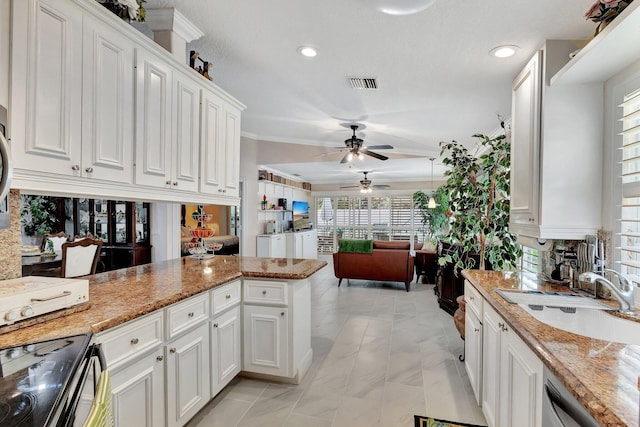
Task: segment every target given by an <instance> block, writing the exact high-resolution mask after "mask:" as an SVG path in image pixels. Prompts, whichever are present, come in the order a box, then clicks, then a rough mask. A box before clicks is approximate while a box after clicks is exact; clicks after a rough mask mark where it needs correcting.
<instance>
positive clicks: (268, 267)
mask: <svg viewBox="0 0 640 427" xmlns="http://www.w3.org/2000/svg"><path fill="white" fill-rule="evenodd" d="M326 264H327V263H326V262H325V261H318V260H312V259H287V258H253V257H237V256H216V257H214V258H212V259H206V260H198V259H192V258H190V257H184V258H179V259H174V260H168V261H163V262H157V263H151V264H145V265H141V266H137V267H130V268H125V269H120V270H114V271H109V272H105V273H100V274H96V275H93V276H89V277H88V278H89V303H88V304H89V305H90V307H89V308H88V309H87V310H83V311H80V312H78V313H74V314H70V315H67V316H64V317H60V318H57V319H54V320H50V321H47V322H44V323H41V324H37V325H33V326H29V327H26V328H22V329H18V330H16V331H12V332H7V333H4V334H0V348H4V347H13V346H17V345H22V344H25V343H29V342H33V341H34V340H38V341H44V340H50V339H57V338H61V337H65V336H70V335H77V334H84V333H87V332H93V333H94V334H97V333H99V332H102V331H105V330H107V329H110V328H113V327H116V326H118V325H120V324H122V323H125V322H127V321H130V320H133V319H136V318H138V317H140V316H143V315H145V314H148V313H151V312H153V311H156V310H159V309H162V308H164V307H166V306H169V305H171V304H174V303H176V302H179V301H181V300H184V299H187V298H189V297H191V296H194V295H197V294H200V293H202V292H206V291H208V290H210V289H213V288H215V287H217V286H221V285H224V284H226V283H229V282H232V281H234V280H237V279H240V278H242V277H252V278H265V279H282V280H301V279H306V278H308V277H310V276H311V275H313V274H314V273H315V272H317V271H318V270H320V269H321V268H322V267H324V266H325V265H326Z"/></svg>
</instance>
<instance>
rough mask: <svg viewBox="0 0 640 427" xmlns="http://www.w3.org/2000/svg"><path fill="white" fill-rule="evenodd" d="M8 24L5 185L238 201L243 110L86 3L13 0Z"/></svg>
mask: <svg viewBox="0 0 640 427" xmlns="http://www.w3.org/2000/svg"><path fill="white" fill-rule="evenodd" d="M11 20H12V25H11V46H10V55H11V70H10V71H11V81H10V85H9V88H10V93H11V99H10V105H9V106H10V109H9V111H10V112H11V116H10V121H11V123H10V126H9V140H10V144H11V149H12V156H13V158H14V165H15V170H14V180H13V184H14V186H15V187H16V188H20V189H23V190H27V191H29V190H30V191H38V192H49V191H51V190H52V188H54V187H55V189H56V191H58V192H65V193H75V194H85V195H89V194H90V195H92V196H94V197H98V196H100V197H107V198H113V199H116V198H127V199H131V198H145V199H148V200H158V201H171V202H189V203H202V204H230V205H232V204H237V203H238V202H239V199H238V195H239V188H238V182H239V167H240V113H241V111H242V110H243V109H244V108H245V107H244V105H242V104H241V103H239V102H238V101H237V100H235V99H234V98H233V97H232V96H230V95H229V94H228V93H226V92H225V91H223V90H222V89H220V88H218V87H217V86H216V85H215V84H213V83H212V82H210V81H208V80H207V79H205V78H203V77H202V76H201V75H199V74H198V73H196V72H195V71H194V70H192V69H190V68H189V67H188V66H187V65H186V64H184V63H180V62H179V61H177V60H176V58H174V57H173V56H172V55H171V54H170V53H169V52H167V51H165V50H164V49H163V48H161V47H160V46H158V45H157V44H156V43H155V42H153V41H152V40H150V39H149V38H148V37H146V36H145V35H144V34H142V33H141V32H140V31H138V30H137V29H135V28H134V27H132V26H130V25H127V24H126V23H125V22H124V21H122V20H121V19H119V18H118V17H117V16H115V15H114V14H112V13H110V12H109V11H107V10H106V9H105V8H104V7H102V6H101V5H100V4H99V3H98V2H95V1H77V0H21V1H14V2H12V8H11ZM203 92H204V93H206V94H207V95H206V96H205V95H203ZM201 102H202V103H203V106H202V109H201ZM201 120H206V121H205V122H204V123H201ZM201 138H202V140H201ZM123 184H124V185H123Z"/></svg>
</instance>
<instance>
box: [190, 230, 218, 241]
mask: <svg viewBox="0 0 640 427" xmlns="http://www.w3.org/2000/svg"><path fill="white" fill-rule="evenodd" d="M191 235H192V236H193V237H198V238H205V239H206V238H207V237H211V236H213V230H212V229H210V228H204V227H197V228H196V229H195V230H191Z"/></svg>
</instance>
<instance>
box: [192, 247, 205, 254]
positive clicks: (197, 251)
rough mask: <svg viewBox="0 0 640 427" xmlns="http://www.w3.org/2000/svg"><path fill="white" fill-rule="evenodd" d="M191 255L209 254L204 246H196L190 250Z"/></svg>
mask: <svg viewBox="0 0 640 427" xmlns="http://www.w3.org/2000/svg"><path fill="white" fill-rule="evenodd" d="M189 253H190V254H191V255H204V254H205V253H207V250H206V249H205V248H204V247H203V246H194V247H192V248H189Z"/></svg>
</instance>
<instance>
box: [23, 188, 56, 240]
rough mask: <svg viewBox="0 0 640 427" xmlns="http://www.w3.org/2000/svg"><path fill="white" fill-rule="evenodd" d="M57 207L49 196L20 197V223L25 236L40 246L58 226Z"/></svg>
mask: <svg viewBox="0 0 640 427" xmlns="http://www.w3.org/2000/svg"><path fill="white" fill-rule="evenodd" d="M57 208H58V207H57V205H56V203H55V202H54V201H53V200H52V199H51V198H50V197H47V196H30V195H25V194H22V195H21V196H20V222H21V224H22V231H23V233H24V234H25V236H28V237H32V239H33V242H32V243H33V244H34V245H35V246H40V243H41V242H42V238H43V237H44V236H45V235H47V234H49V233H51V232H52V231H53V230H54V229H55V228H56V226H57V225H58V222H59V221H58V217H57Z"/></svg>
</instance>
